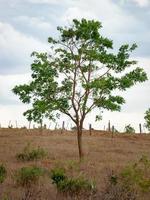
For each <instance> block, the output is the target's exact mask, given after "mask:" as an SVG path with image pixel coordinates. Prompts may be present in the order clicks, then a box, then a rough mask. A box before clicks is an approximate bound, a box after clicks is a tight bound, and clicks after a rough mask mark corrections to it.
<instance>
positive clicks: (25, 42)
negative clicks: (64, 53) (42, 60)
mask: <svg viewBox="0 0 150 200" xmlns="http://www.w3.org/2000/svg"><path fill="white" fill-rule="evenodd" d="M0 49H1V54H0V72H3V71H5V72H6V73H7V74H8V73H9V71H11V72H13V70H14V73H16V71H17V70H18V71H22V67H24V69H23V70H24V71H27V70H28V71H29V62H30V54H31V53H32V52H33V51H45V50H46V49H47V45H46V44H44V43H42V42H40V41H39V40H38V39H36V38H33V37H31V36H27V35H25V34H23V33H21V32H19V31H17V30H16V29H14V28H13V26H11V25H10V24H7V23H3V22H0ZM25 66H26V69H27V70H25ZM15 68H16V69H15Z"/></svg>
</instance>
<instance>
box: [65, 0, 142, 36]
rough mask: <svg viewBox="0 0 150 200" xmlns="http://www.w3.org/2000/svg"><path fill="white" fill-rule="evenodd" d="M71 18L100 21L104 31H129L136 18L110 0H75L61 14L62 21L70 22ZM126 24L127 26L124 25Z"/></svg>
mask: <svg viewBox="0 0 150 200" xmlns="http://www.w3.org/2000/svg"><path fill="white" fill-rule="evenodd" d="M73 18H78V19H81V18H88V19H97V20H99V21H102V25H103V27H104V30H106V31H104V32H105V33H106V34H107V35H108V33H111V35H112V34H114V33H115V34H116V33H120V34H121V33H125V32H127V33H129V32H130V30H132V29H133V27H134V26H135V24H137V23H138V20H137V19H136V18H135V17H134V16H132V15H129V14H128V15H127V14H126V13H125V12H124V10H122V9H121V7H119V5H117V4H115V3H113V2H112V1H111V0H105V1H97V0H76V1H72V4H71V5H70V6H68V9H67V10H66V12H65V13H64V15H63V16H62V20H63V22H67V23H68V21H69V22H71V20H72V19H73ZM125 24H127V25H128V28H127V27H126V26H125Z"/></svg>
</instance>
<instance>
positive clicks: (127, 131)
mask: <svg viewBox="0 0 150 200" xmlns="http://www.w3.org/2000/svg"><path fill="white" fill-rule="evenodd" d="M125 133H135V129H134V128H133V127H132V126H131V125H130V124H129V125H126V126H125Z"/></svg>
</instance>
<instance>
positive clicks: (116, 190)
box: [99, 171, 137, 200]
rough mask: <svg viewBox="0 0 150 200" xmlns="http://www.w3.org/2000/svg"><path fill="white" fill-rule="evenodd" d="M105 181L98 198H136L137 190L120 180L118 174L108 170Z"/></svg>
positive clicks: (112, 199)
mask: <svg viewBox="0 0 150 200" xmlns="http://www.w3.org/2000/svg"><path fill="white" fill-rule="evenodd" d="M106 180H107V181H106V183H105V185H104V189H103V191H102V192H101V193H100V196H99V199H100V200H136V199H137V192H136V190H134V189H133V188H131V187H130V185H129V186H128V187H127V186H126V185H125V184H124V182H123V181H122V179H121V177H120V174H115V173H114V172H113V171H110V172H109V174H107V179H106Z"/></svg>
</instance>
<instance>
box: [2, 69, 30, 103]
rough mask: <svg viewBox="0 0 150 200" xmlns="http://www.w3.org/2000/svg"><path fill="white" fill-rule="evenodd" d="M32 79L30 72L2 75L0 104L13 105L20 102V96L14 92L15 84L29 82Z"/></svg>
mask: <svg viewBox="0 0 150 200" xmlns="http://www.w3.org/2000/svg"><path fill="white" fill-rule="evenodd" d="M30 80H31V77H30V73H28V74H15V75H5V76H2V75H0V97H1V99H0V104H3V105H11V104H17V103H20V101H19V100H18V97H17V96H16V95H14V94H13V93H12V88H13V87H14V86H15V85H18V84H19V85H20V84H24V83H28V82H29V81H30Z"/></svg>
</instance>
